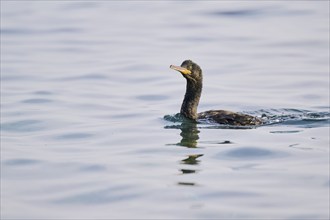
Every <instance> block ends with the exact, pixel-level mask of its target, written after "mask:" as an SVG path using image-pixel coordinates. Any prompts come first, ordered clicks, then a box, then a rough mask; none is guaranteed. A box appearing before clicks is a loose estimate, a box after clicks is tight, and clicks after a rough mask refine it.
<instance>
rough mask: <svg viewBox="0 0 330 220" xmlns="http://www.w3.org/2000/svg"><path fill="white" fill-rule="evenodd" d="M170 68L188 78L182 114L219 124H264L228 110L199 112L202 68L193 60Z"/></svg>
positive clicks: (192, 118) (253, 118)
mask: <svg viewBox="0 0 330 220" xmlns="http://www.w3.org/2000/svg"><path fill="white" fill-rule="evenodd" d="M170 68H171V69H174V70H176V71H179V72H180V73H181V74H182V76H183V77H184V78H186V80H187V86H186V94H185V96H184V99H183V102H182V105H181V111H180V114H181V115H182V116H184V117H186V118H188V119H190V120H193V121H197V120H199V119H206V120H209V121H212V122H216V123H219V124H225V125H234V126H254V125H261V124H262V120H260V119H259V118H256V117H254V116H251V115H247V114H242V113H235V112H231V111H226V110H209V111H205V112H201V113H197V107H198V103H199V99H200V97H201V94H202V87H203V74H202V69H201V68H200V67H199V66H198V65H197V64H196V63H194V62H193V61H191V60H185V61H183V63H182V64H181V66H174V65H171V66H170Z"/></svg>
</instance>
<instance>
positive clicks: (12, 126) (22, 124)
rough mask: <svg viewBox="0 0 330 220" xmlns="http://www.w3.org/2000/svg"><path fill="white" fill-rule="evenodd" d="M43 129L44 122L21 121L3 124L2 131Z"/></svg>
mask: <svg viewBox="0 0 330 220" xmlns="http://www.w3.org/2000/svg"><path fill="white" fill-rule="evenodd" d="M43 128H44V126H43V124H42V121H39V120H21V121H14V122H8V123H3V124H1V130H3V131H11V132H31V131H40V130H42V129H43Z"/></svg>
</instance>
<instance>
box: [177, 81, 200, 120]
mask: <svg viewBox="0 0 330 220" xmlns="http://www.w3.org/2000/svg"><path fill="white" fill-rule="evenodd" d="M201 94H202V82H196V81H194V82H191V81H189V80H187V87H186V94H185V96H184V99H183V102H182V106H181V111H180V113H181V114H182V115H183V116H185V117H186V118H188V119H192V120H194V121H196V120H197V117H198V114H197V107H198V103H199V99H200V97H201Z"/></svg>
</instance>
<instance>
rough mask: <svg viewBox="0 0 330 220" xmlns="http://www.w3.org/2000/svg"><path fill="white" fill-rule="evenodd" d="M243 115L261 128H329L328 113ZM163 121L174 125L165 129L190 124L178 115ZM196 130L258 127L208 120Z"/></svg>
mask: <svg viewBox="0 0 330 220" xmlns="http://www.w3.org/2000/svg"><path fill="white" fill-rule="evenodd" d="M242 113H244V114H249V115H253V116H255V117H258V118H260V119H261V120H263V121H264V123H263V125H261V126H274V125H294V126H297V127H305V128H314V127H330V112H327V111H322V112H315V111H310V110H304V109H287V108H283V109H260V110H257V111H244V112H242ZM164 119H165V120H166V121H169V122H173V123H176V124H174V125H169V126H166V128H180V127H181V125H180V124H177V123H191V121H189V120H188V119H186V118H185V117H183V116H182V115H180V113H177V114H174V115H165V116H164ZM197 125H198V128H213V129H214V128H219V129H223V128H229V129H249V128H255V127H259V126H244V127H243V126H230V125H222V124H216V123H214V122H211V121H208V120H198V122H197Z"/></svg>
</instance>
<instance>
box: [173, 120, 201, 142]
mask: <svg viewBox="0 0 330 220" xmlns="http://www.w3.org/2000/svg"><path fill="white" fill-rule="evenodd" d="M180 129H181V133H180V136H181V137H182V138H181V141H180V143H178V144H177V145H180V146H183V147H188V148H196V147H197V140H198V139H199V136H198V134H199V132H200V131H199V130H198V128H197V125H196V123H190V122H183V123H182V124H181V127H180Z"/></svg>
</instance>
